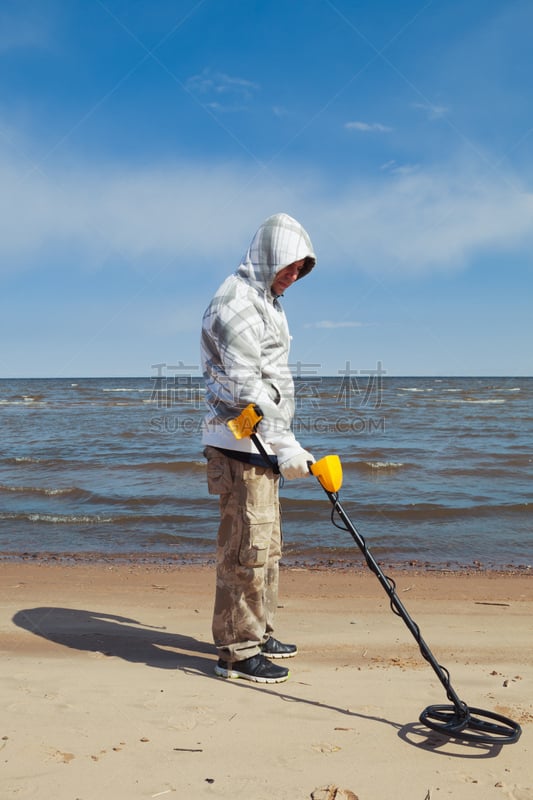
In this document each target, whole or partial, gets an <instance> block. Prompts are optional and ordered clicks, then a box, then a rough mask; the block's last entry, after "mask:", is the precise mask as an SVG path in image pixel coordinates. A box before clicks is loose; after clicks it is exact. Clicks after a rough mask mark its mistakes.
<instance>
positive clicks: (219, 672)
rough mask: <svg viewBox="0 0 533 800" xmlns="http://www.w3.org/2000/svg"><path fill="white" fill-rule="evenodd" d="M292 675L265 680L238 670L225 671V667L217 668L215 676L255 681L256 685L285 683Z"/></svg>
mask: <svg viewBox="0 0 533 800" xmlns="http://www.w3.org/2000/svg"><path fill="white" fill-rule="evenodd" d="M289 674H290V673H287V674H286V675H281V676H280V677H279V678H265V677H263V676H260V675H248V674H247V673H246V672H239V670H237V669H225V668H224V667H219V666H218V665H217V666H216V667H215V675H217V676H218V677H219V678H234V679H237V678H242V679H243V680H245V681H253V682H254V683H283V681H286V680H287V678H288V677H289Z"/></svg>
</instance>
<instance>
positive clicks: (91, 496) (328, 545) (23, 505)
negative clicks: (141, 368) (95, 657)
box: [0, 373, 533, 569]
mask: <svg viewBox="0 0 533 800" xmlns="http://www.w3.org/2000/svg"><path fill="white" fill-rule="evenodd" d="M203 394H204V389H203V382H202V380H201V378H199V377H185V378H183V377H182V378H180V379H179V380H178V379H177V378H176V376H174V378H173V380H170V379H168V377H167V378H162V377H161V375H160V376H159V377H158V378H157V379H154V377H145V378H105V379H97V378H79V379H76V378H69V379H64V378H62V379H16V380H15V379H13V380H8V379H4V380H0V420H1V435H0V556H1V557H4V558H12V557H19V556H21V555H22V554H27V555H28V554H29V555H34V554H37V553H38V554H56V555H59V554H62V555H64V554H78V557H79V556H80V555H85V556H86V557H102V556H103V557H106V556H107V557H111V556H113V557H118V556H124V557H131V558H140V557H146V558H151V559H156V560H164V559H165V558H172V559H176V558H178V559H183V560H185V561H191V560H192V561H205V562H207V561H211V560H212V559H213V557H214V552H215V539H216V529H217V524H218V501H217V498H216V497H213V496H210V495H209V494H208V492H207V486H206V481H205V460H204V458H203V454H202V446H201V442H200V437H201V433H200V429H201V421H202V417H203V415H204V413H205V408H204V402H203ZM296 404H297V413H296V417H295V423H294V430H295V433H296V436H297V438H298V439H299V440H300V441H301V443H302V445H303V446H304V447H305V448H306V449H308V450H310V451H311V452H312V453H313V454H314V456H315V458H317V459H318V458H320V457H322V456H324V455H326V454H330V453H337V454H338V455H339V456H340V458H341V462H342V466H343V473H344V476H343V486H342V488H341V490H340V493H339V499H340V501H341V503H342V505H343V507H344V510H345V511H346V512H347V513H348V514H349V516H350V519H351V520H352V522H353V523H354V525H355V526H356V528H357V530H358V531H359V533H360V534H361V535H362V536H363V537H364V538H365V539H366V541H367V544H368V546H369V547H370V548H371V550H372V552H373V554H374V555H375V556H376V558H377V559H378V560H379V561H385V562H393V563H396V564H408V563H411V564H412V563H414V564H424V565H433V566H436V567H438V566H443V565H445V566H447V567H449V568H457V567H459V566H464V565H483V566H487V567H498V568H504V567H520V568H522V569H527V568H529V567H531V566H532V565H533V535H532V520H533V515H532V504H531V499H532V485H533V482H532V478H533V453H532V441H533V436H532V433H533V379H532V378H447V377H441V378H438V377H431V378H408V377H406V378H397V377H394V378H393V377H388V376H383V375H380V374H379V373H378V374H372V375H368V376H366V377H361V376H358V377H357V378H355V377H353V378H352V377H349V378H346V377H333V378H327V377H313V378H300V379H299V378H297V379H296ZM280 496H281V502H282V509H283V531H284V552H285V556H284V558H285V561H286V562H288V563H289V562H292V563H307V564H312V563H315V564H316V563H331V564H350V563H354V564H355V563H360V562H361V559H362V557H361V554H360V553H359V551H358V549H357V547H356V545H355V544H354V542H353V541H352V539H351V537H350V535H349V534H348V533H347V532H345V531H342V530H339V529H338V528H337V527H335V526H334V525H332V522H331V519H330V516H331V510H332V507H331V504H330V502H329V500H328V498H327V496H326V495H325V493H324V492H323V490H322V488H321V486H320V485H319V483H318V482H317V481H316V479H314V478H308V479H307V478H306V479H303V480H298V481H287V482H285V484H284V485H283V486H282V487H281V491H280ZM27 555H26V557H27Z"/></svg>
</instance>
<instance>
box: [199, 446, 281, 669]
mask: <svg viewBox="0 0 533 800" xmlns="http://www.w3.org/2000/svg"><path fill="white" fill-rule="evenodd" d="M204 455H205V457H206V458H207V483H208V489H209V493H210V494H216V495H219V496H220V525H219V528H218V539H217V570H216V592H215V608H214V612H213V627H212V630H213V640H214V642H215V646H216V648H217V650H218V653H219V656H220V658H222V659H224V660H225V661H240V660H241V659H244V658H250V657H251V656H254V655H257V653H259V652H260V650H261V645H262V644H263V643H264V642H266V640H267V639H268V638H269V636H270V634H271V633H272V631H273V627H274V614H275V611H276V607H277V603H278V578H279V560H280V558H281V538H282V537H281V521H280V508H279V497H278V483H279V476H278V475H275V474H274V472H273V471H272V470H271V469H268V468H267V467H254V466H251V465H250V464H245V463H242V462H240V461H237V460H236V459H233V458H228V457H227V456H225V455H224V454H223V453H221V452H219V451H218V450H216V449H215V448H213V447H206V448H205V450H204Z"/></svg>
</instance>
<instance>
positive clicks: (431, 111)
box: [412, 103, 450, 120]
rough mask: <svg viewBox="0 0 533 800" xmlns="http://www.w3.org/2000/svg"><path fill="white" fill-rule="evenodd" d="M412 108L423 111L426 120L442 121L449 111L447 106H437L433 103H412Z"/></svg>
mask: <svg viewBox="0 0 533 800" xmlns="http://www.w3.org/2000/svg"><path fill="white" fill-rule="evenodd" d="M412 108H416V109H418V110H419V111H424V112H425V114H426V115H427V117H428V119H431V120H434V119H442V117H445V116H447V115H448V114H449V112H450V109H449V108H448V107H447V106H438V105H435V104H433V103H413V104H412Z"/></svg>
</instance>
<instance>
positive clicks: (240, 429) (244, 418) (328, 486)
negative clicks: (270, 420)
mask: <svg viewBox="0 0 533 800" xmlns="http://www.w3.org/2000/svg"><path fill="white" fill-rule="evenodd" d="M262 419H263V412H262V411H261V409H260V408H259V406H258V405H256V404H255V403H250V404H249V405H247V406H246V408H244V409H243V410H242V411H241V413H240V414H239V416H238V417H235V419H230V420H229V422H228V423H227V424H228V428H229V429H230V431H231V432H232V434H233V435H234V436H235V438H236V439H244V438H245V437H247V436H249V437H250V438H251V439H252V441H253V442H254V444H255V446H256V447H257V449H258V450H259V452H260V453H261V455H262V456H263V457H264V458H265V461H266V462H267V463H269V462H270V459H269V456H268V455H267V453H266V451H265V449H264V447H263V445H262V443H261V440H260V439H259V437H258V436H257V434H256V428H257V425H258V423H259V422H261V420H262ZM309 469H310V471H311V473H312V474H313V475H314V476H315V478H318V480H319V482H320V484H321V486H322V488H323V489H325V490H326V492H331V493H332V494H335V493H336V492H338V491H339V489H340V488H341V486H342V465H341V460H340V458H339V456H337V455H332V456H324V458H321V459H320V460H319V461H315V462H314V463H313V464H309Z"/></svg>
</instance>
